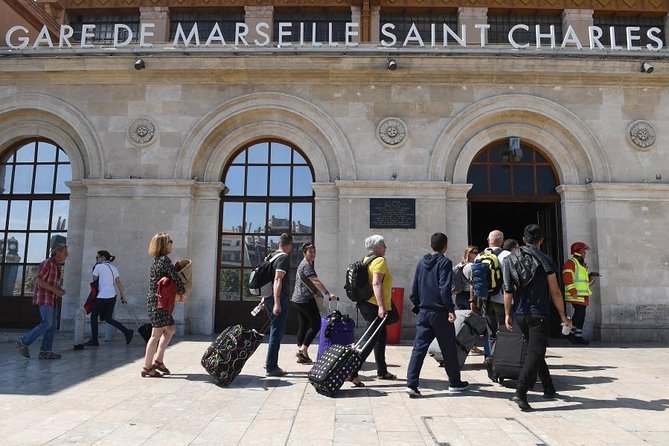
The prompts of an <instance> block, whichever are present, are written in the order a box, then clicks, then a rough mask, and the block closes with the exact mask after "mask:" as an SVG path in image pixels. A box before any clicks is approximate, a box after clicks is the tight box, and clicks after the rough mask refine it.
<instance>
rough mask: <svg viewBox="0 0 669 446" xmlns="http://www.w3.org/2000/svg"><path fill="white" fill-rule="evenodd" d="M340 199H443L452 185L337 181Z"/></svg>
mask: <svg viewBox="0 0 669 446" xmlns="http://www.w3.org/2000/svg"><path fill="white" fill-rule="evenodd" d="M335 186H336V187H337V189H338V190H339V197H340V198H361V199H367V198H384V197H392V198H417V199H441V200H443V199H444V198H445V196H446V194H447V191H448V189H449V187H451V183H449V182H446V181H444V182H440V181H364V180H363V181H335Z"/></svg>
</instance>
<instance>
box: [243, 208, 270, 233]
mask: <svg viewBox="0 0 669 446" xmlns="http://www.w3.org/2000/svg"><path fill="white" fill-rule="evenodd" d="M245 223H246V232H250V233H264V232H265V231H266V230H267V229H266V228H265V226H266V225H267V205H266V204H265V203H246V221H245Z"/></svg>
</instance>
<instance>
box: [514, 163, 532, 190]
mask: <svg viewBox="0 0 669 446" xmlns="http://www.w3.org/2000/svg"><path fill="white" fill-rule="evenodd" d="M513 194H514V195H534V168H533V167H532V166H514V167H513Z"/></svg>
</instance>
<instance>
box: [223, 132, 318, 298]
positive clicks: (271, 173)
mask: <svg viewBox="0 0 669 446" xmlns="http://www.w3.org/2000/svg"><path fill="white" fill-rule="evenodd" d="M313 181H314V175H313V171H312V168H311V166H310V165H309V163H308V161H307V160H306V159H305V157H304V156H302V154H301V153H300V152H299V151H298V150H297V149H296V148H295V147H292V146H291V145H290V144H287V143H285V142H281V141H275V140H271V141H262V142H257V143H254V144H251V145H249V146H247V147H245V148H244V149H242V150H241V151H240V152H239V153H238V154H237V155H236V156H235V157H234V158H233V161H232V163H231V164H230V165H228V166H227V167H226V169H225V172H224V173H223V182H224V183H225V186H226V187H227V191H226V192H224V194H223V198H222V200H221V202H222V209H221V219H220V226H219V227H220V234H221V238H220V240H221V242H220V254H219V286H218V300H219V301H240V300H256V301H257V299H258V298H257V296H253V295H251V294H249V293H248V290H247V285H248V276H249V274H250V272H251V270H252V269H253V268H254V267H255V266H256V265H258V264H259V263H260V262H261V261H262V260H263V258H264V257H265V256H266V255H267V254H268V253H270V252H272V251H274V250H276V249H278V241H279V236H280V235H281V233H283V232H286V233H288V234H291V235H292V236H293V254H292V267H293V271H291V274H290V279H291V282H290V285H291V286H292V284H293V282H294V275H295V271H294V269H295V268H296V267H297V265H298V264H299V262H300V261H301V260H302V252H301V250H300V246H301V244H302V243H304V242H307V241H313V239H314V192H313V189H312V186H311V183H312V182H313Z"/></svg>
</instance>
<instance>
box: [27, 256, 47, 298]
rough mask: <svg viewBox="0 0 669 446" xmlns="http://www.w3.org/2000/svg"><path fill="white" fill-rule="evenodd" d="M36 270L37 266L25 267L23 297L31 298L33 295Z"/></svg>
mask: <svg viewBox="0 0 669 446" xmlns="http://www.w3.org/2000/svg"><path fill="white" fill-rule="evenodd" d="M42 260H44V259H42ZM38 269H39V265H28V266H26V267H25V270H26V279H25V280H26V281H25V286H24V287H23V295H24V296H32V295H33V294H34V293H35V282H36V280H35V278H36V277H37V270H38Z"/></svg>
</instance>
